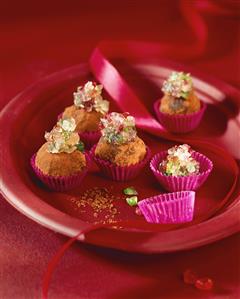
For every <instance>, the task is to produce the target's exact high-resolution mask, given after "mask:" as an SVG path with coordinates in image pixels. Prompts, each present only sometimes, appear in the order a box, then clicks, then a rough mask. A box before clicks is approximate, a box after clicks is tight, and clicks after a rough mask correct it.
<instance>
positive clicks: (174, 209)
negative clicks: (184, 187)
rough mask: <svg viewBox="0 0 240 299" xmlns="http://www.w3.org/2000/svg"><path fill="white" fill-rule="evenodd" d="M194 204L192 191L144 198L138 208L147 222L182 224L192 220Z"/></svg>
mask: <svg viewBox="0 0 240 299" xmlns="http://www.w3.org/2000/svg"><path fill="white" fill-rule="evenodd" d="M194 202H195V192H194V191H180V192H174V193H166V194H160V195H157V196H153V197H150V198H146V199H144V200H141V201H140V202H139V203H138V206H139V208H140V210H141V212H142V214H143V216H144V218H145V219H146V221H147V222H151V223H184V222H190V221H192V219H193V213H194Z"/></svg>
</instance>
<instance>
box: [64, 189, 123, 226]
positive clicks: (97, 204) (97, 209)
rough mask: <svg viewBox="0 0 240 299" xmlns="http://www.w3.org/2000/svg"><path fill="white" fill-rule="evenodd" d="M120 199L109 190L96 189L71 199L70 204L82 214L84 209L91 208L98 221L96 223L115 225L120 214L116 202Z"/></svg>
mask: <svg viewBox="0 0 240 299" xmlns="http://www.w3.org/2000/svg"><path fill="white" fill-rule="evenodd" d="M119 199H121V197H120V196H119V197H117V196H115V195H113V194H112V193H111V192H110V191H109V190H108V189H107V188H99V187H94V188H91V189H87V190H86V191H85V192H84V193H83V194H82V195H81V196H79V197H72V198H70V202H72V203H73V204H74V205H75V208H79V209H81V211H82V212H85V209H84V208H86V207H90V208H91V210H92V215H93V217H94V218H95V219H96V220H97V221H95V222H94V223H114V222H116V219H115V217H116V215H118V214H119V211H118V209H117V207H116V206H115V205H114V201H116V200H119ZM103 219H104V220H103Z"/></svg>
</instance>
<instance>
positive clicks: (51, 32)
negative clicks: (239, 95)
mask: <svg viewBox="0 0 240 299" xmlns="http://www.w3.org/2000/svg"><path fill="white" fill-rule="evenodd" d="M18 5H19V4H16V5H15V7H14V8H13V11H12V15H13V16H14V17H16V20H15V22H12V19H11V18H12V17H11V15H10V14H9V16H8V15H7V14H6V13H5V12H6V11H7V7H6V6H3V9H2V10H1V12H0V14H2V16H3V18H2V20H1V22H2V25H3V26H2V29H3V30H2V32H1V41H2V45H3V47H2V48H1V50H0V53H1V54H2V55H0V62H1V64H2V68H1V70H0V79H1V81H0V84H1V90H0V96H1V102H0V104H1V107H3V106H4V105H5V104H6V103H7V102H8V100H9V99H10V98H11V96H13V95H14V94H15V93H16V92H18V91H20V90H21V89H23V88H24V87H25V86H27V85H28V84H29V83H31V82H34V81H35V80H37V79H38V78H40V77H42V76H44V75H46V74H47V73H50V72H52V71H54V70H58V69H60V68H62V67H65V66H68V65H70V64H73V63H78V62H79V61H85V60H86V59H87V58H88V57H89V55H90V53H91V50H92V49H93V47H94V45H95V44H97V43H99V41H100V40H101V39H105V40H107V39H115V41H114V42H112V41H111V42H107V41H106V42H101V43H100V44H99V46H98V48H97V49H96V50H95V51H94V52H93V55H92V57H91V60H90V66H91V68H92V71H93V73H94V74H95V76H96V78H97V79H98V80H99V81H100V82H102V83H103V84H104V87H105V88H106V89H107V91H108V93H109V94H110V95H111V96H112V97H113V98H114V99H115V101H117V102H118V104H120V106H121V107H122V108H123V109H124V108H125V107H126V105H127V103H126V102H124V99H127V100H128V101H129V99H131V101H132V102H133V103H135V104H136V105H134V108H135V107H136V106H137V107H138V110H137V111H136V109H134V114H135V115H136V117H137V122H138V126H140V127H141V128H142V129H143V130H146V131H148V132H150V133H151V134H155V135H158V136H161V137H164V138H168V139H171V138H172V137H171V135H168V134H166V132H165V131H164V130H162V128H161V126H160V125H159V123H158V122H156V121H155V120H154V119H153V118H152V116H151V115H150V114H149V112H148V111H147V109H146V107H145V105H144V102H141V99H138V98H137V97H136V94H135V93H134V91H133V90H132V89H131V87H130V86H128V84H127V82H126V81H125V80H124V78H123V77H121V75H120V73H119V72H118V65H119V61H117V58H123V59H124V61H127V62H130V63H131V62H139V61H140V62H157V61H158V60H159V59H160V58H168V59H174V60H176V61H180V62H184V63H187V64H191V65H192V64H193V65H194V66H195V67H198V68H199V69H201V70H202V71H205V72H211V73H212V74H213V75H216V76H218V77H221V78H222V79H225V80H226V81H228V82H229V83H232V84H235V85H238V84H239V62H238V59H237V58H238V56H239V48H238V43H237V42H239V37H238V34H239V27H238V26H239V24H238V22H237V20H238V17H239V15H238V11H239V5H238V3H237V1H205V0H202V1H200V0H199V1H172V2H171V3H170V2H169V1H161V2H159V1H150V2H149V1H148V2H146V3H144V4H137V5H138V7H137V17H139V19H138V18H137V17H136V15H134V12H136V7H135V6H134V5H133V6H131V5H130V4H128V5H127V4H122V5H121V4H116V8H114V7H113V4H111V3H110V2H108V1H103V2H102V4H101V5H99V4H98V2H97V1H96V2H94V3H92V6H91V7H89V6H88V5H87V4H83V3H80V4H76V3H74V4H73V8H71V9H69V8H68V9H69V11H68V12H69V16H68V15H67V14H64V11H65V9H66V7H64V6H61V4H59V6H57V8H56V3H54V1H53V3H49V4H48V5H49V6H48V7H46V8H47V11H48V12H50V13H49V16H46V17H45V18H42V17H41V14H42V15H44V14H45V12H46V10H41V9H42V8H41V7H37V10H38V13H36V12H35V9H34V7H33V6H32V5H31V3H30V2H29V3H28V5H27V6H26V7H25V8H24V9H22V10H21V12H22V15H24V16H25V18H24V19H21V15H20V14H19V12H18V9H19V7H18ZM55 8H56V10H55ZM76 11H77V13H76ZM29 12H30V13H31V14H32V15H33V17H31V16H28V13H29ZM79 15H81V16H82V17H80V16H79ZM84 15H87V17H84ZM7 16H8V18H7ZM111 16H113V17H112V18H111ZM144 16H145V17H146V19H145V21H144V22H143V18H144ZM114 17H115V18H116V20H114ZM109 18H111V19H110V21H111V23H112V25H111V24H109ZM89 19H90V20H89ZM23 20H24V22H23ZM151 22H152V23H151ZM134 23H135V24H134ZM106 28H107V31H106V32H105V34H103V30H104V29H105V30H106ZM127 29H129V30H127ZM76 31H77V32H78V34H76ZM79 37H81V38H79ZM123 38H124V39H129V40H130V39H131V40H134V39H135V40H138V41H135V42H132V41H119V40H120V39H123ZM139 39H141V41H139ZM143 40H148V41H149V42H148V43H146V42H143ZM22 45H25V47H24V50H23V48H22ZM109 74H110V76H109ZM113 79H114V80H113ZM109 82H111V83H112V84H110V85H109ZM128 110H129V109H128ZM130 112H131V111H130ZM191 142H193V143H194V141H191ZM202 146H207V145H206V144H202ZM0 219H1V220H0V221H1V227H0V237H1V239H2V240H3V242H1V244H0V252H1V259H0V265H1V267H0V269H1V270H0V271H1V272H0V273H1V274H0V286H1V287H0V297H1V298H7V299H8V298H35V297H40V292H41V283H42V275H43V273H44V272H45V269H46V266H47V263H48V262H49V260H50V258H51V257H52V256H53V255H54V253H55V252H56V251H57V249H58V248H59V246H60V244H63V243H64V241H65V240H66V239H65V238H64V237H62V236H58V235H55V234H54V233H53V232H50V231H47V230H46V229H44V228H42V227H40V226H38V225H37V224H35V223H33V222H32V221H30V220H28V219H26V218H25V217H24V216H22V215H20V214H19V213H18V212H16V211H15V210H14V209H13V208H12V207H10V206H9V205H8V204H6V203H5V201H4V200H3V198H1V201H0ZM238 250H239V237H238V236H233V237H231V238H228V239H226V240H223V241H221V242H218V243H216V244H212V245H208V246H205V247H204V248H199V249H195V250H192V251H189V252H182V253H176V254H171V255H170V254H169V255H155V256H152V257H145V256H143V255H132V254H125V253H119V252H114V251H111V250H103V249H97V248H93V247H88V246H87V247H86V246H82V245H79V244H77V245H75V246H74V248H71V249H69V251H68V253H67V254H66V257H64V258H63V260H62V261H61V263H60V265H59V268H57V270H56V272H55V274H54V277H53V280H52V281H51V285H50V292H49V298H141V296H142V298H148V297H149V298H161V297H163V298H192V297H194V296H195V297H196V296H197V297H198V298H211V296H213V295H214V296H215V297H216V298H226V297H227V296H229V297H230V298H231V297H232V298H234V296H235V297H236V298H237V294H239V291H240V290H239V283H238V278H239V267H238V260H237V256H238ZM206 261H207V263H206ZM187 267H192V268H194V269H196V270H197V271H199V272H200V273H202V275H209V276H211V277H213V279H214V280H215V281H216V284H217V287H216V289H215V290H214V292H213V293H204V294H203V293H201V292H196V291H195V290H194V289H193V288H191V287H188V286H185V285H184V284H183V283H182V280H181V279H180V278H179V275H180V273H181V272H182V271H183V270H185V268H187ZM222 269H224V271H223V270H222ZM223 272H224V273H223ZM179 296H180V297H179Z"/></svg>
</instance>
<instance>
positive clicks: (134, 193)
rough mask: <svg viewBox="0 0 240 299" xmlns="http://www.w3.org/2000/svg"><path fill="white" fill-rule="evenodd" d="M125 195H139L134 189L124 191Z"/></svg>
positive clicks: (129, 188)
mask: <svg viewBox="0 0 240 299" xmlns="http://www.w3.org/2000/svg"><path fill="white" fill-rule="evenodd" d="M123 193H124V194H126V195H138V192H137V190H136V189H135V188H134V187H128V188H125V189H124V190H123Z"/></svg>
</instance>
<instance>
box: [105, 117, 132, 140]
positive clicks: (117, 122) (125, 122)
mask: <svg viewBox="0 0 240 299" xmlns="http://www.w3.org/2000/svg"><path fill="white" fill-rule="evenodd" d="M100 128H101V133H102V138H103V139H104V140H105V141H106V142H108V143H113V144H124V143H128V142H131V141H133V140H134V139H135V138H136V136H137V131H136V127H135V119H134V117H133V116H130V115H129V114H128V113H123V114H122V113H117V112H112V113H109V114H107V115H105V117H103V118H101V124H100Z"/></svg>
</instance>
